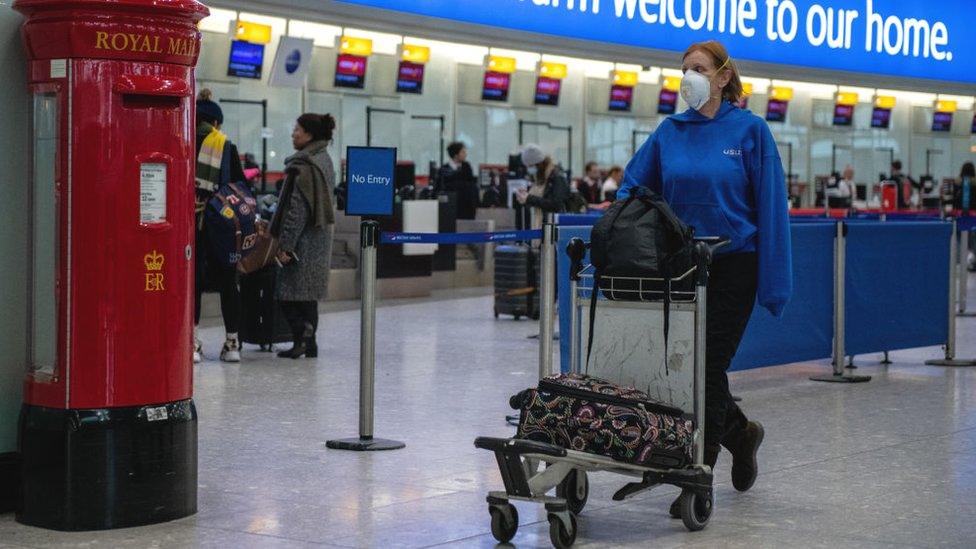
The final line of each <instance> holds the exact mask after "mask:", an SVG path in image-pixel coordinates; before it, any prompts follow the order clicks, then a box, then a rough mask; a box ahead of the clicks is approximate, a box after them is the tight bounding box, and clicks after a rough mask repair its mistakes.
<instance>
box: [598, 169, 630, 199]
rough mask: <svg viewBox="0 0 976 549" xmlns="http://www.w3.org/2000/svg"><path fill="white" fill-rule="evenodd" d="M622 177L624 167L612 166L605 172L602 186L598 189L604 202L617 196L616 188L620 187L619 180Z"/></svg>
mask: <svg viewBox="0 0 976 549" xmlns="http://www.w3.org/2000/svg"><path fill="white" fill-rule="evenodd" d="M623 177H624V169H623V168H621V167H620V166H613V167H612V168H610V171H609V172H607V178H606V179H605V180H604V181H603V188H602V189H600V192H601V193H602V198H603V201H604V202H613V201H614V200H616V198H617V189H619V188H620V181H621V180H622V179H623Z"/></svg>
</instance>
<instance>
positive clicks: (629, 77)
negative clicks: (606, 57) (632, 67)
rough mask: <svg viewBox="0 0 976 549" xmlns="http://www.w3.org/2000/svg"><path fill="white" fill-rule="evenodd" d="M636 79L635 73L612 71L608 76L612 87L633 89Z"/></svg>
mask: <svg viewBox="0 0 976 549" xmlns="http://www.w3.org/2000/svg"><path fill="white" fill-rule="evenodd" d="M637 78H638V75H637V73H636V72H632V71H613V73H612V74H611V75H610V80H611V82H613V85H614V86H623V87H625V88H633V87H634V86H636V85H637Z"/></svg>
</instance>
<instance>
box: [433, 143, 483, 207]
mask: <svg viewBox="0 0 976 549" xmlns="http://www.w3.org/2000/svg"><path fill="white" fill-rule="evenodd" d="M447 156H449V157H450V160H448V161H447V163H446V164H444V165H443V166H441V169H440V171H439V172H438V174H437V180H438V183H437V185H438V188H437V191H438V192H453V193H457V218H458V219H474V218H475V214H477V213H478V202H479V201H480V197H479V196H478V178H477V177H475V175H474V170H473V169H472V168H471V164H469V163H468V148H467V146H465V144H464V143H461V142H460V141H455V142H454V143H451V144H450V145H448V146H447Z"/></svg>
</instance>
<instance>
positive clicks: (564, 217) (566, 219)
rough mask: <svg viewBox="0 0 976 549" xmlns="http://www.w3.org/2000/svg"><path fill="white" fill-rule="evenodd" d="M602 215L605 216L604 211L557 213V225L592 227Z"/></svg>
mask: <svg viewBox="0 0 976 549" xmlns="http://www.w3.org/2000/svg"><path fill="white" fill-rule="evenodd" d="M601 217H603V213H602V212H601V213H592V214H558V215H556V225H559V226H560V227H562V226H564V225H569V226H574V227H575V226H579V227H592V226H593V224H594V223H596V220H597V219H600V218H601Z"/></svg>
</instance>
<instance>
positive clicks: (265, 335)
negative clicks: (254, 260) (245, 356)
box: [240, 265, 292, 351]
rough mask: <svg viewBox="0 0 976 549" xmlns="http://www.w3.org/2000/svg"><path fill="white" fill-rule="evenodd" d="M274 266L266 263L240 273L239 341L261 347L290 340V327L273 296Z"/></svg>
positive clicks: (269, 348)
mask: <svg viewBox="0 0 976 549" xmlns="http://www.w3.org/2000/svg"><path fill="white" fill-rule="evenodd" d="M276 269H277V267H276V266H274V265H269V266H267V267H265V268H263V269H261V270H259V271H255V272H253V273H251V274H247V275H243V276H241V333H240V338H241V342H243V343H250V344H252V345H260V346H261V350H262V351H271V350H272V345H274V344H275V343H284V342H286V341H291V340H292V333H291V328H290V327H289V326H288V323H287V322H285V315H284V313H282V311H281V307H280V306H278V300H277V299H276V298H275V284H276V283H277V278H278V271H277V270H276Z"/></svg>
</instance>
